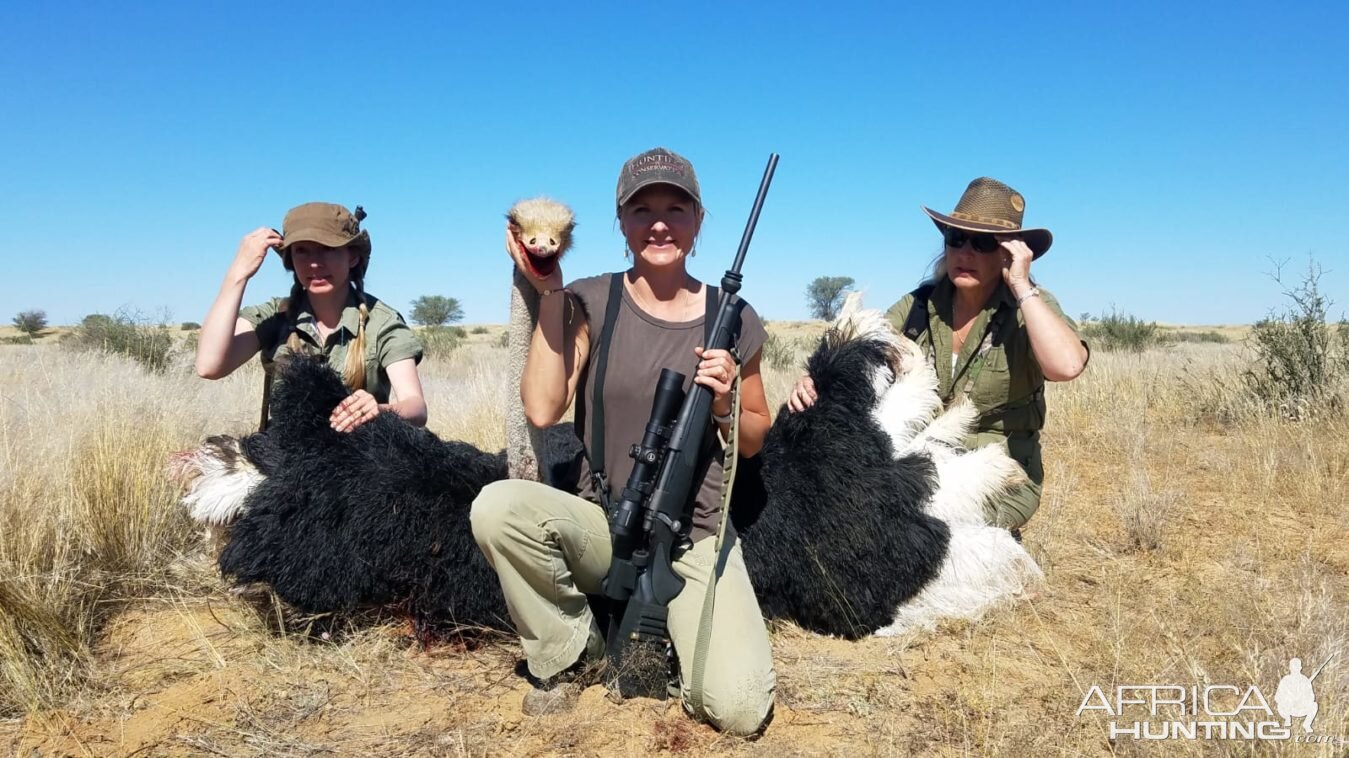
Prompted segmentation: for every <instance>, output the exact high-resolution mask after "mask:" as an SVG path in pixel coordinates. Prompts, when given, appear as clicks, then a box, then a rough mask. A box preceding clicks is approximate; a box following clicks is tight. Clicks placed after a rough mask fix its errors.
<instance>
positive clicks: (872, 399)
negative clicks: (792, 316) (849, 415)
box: [806, 292, 924, 413]
mask: <svg viewBox="0 0 1349 758" xmlns="http://www.w3.org/2000/svg"><path fill="white" fill-rule="evenodd" d="M923 365H924V363H923V356H922V352H921V351H920V350H919V348H918V346H917V345H916V344H914V342H913V341H912V340H909V339H906V338H905V337H903V336H902V335H900V334H899V332H897V331H896V330H895V328H894V327H893V326H892V325H891V324H890V322H889V321H888V320H887V319H886V317H885V314H883V313H881V312H880V311H878V310H874V309H864V308H862V296H861V294H860V293H856V292H854V293H852V294H851V295H849V296H848V299H847V300H846V301H845V302H844V304H843V309H842V310H841V311H840V313H839V317H838V319H837V320H836V321H835V322H834V325H833V326H832V327H830V329H829V331H828V332H826V333H825V335H824V338H823V339H822V340H820V344H819V347H817V348H816V349H815V352H814V354H812V355H811V356H810V358H809V360H808V361H807V363H806V366H807V369H808V370H809V371H810V376H811V378H812V379H813V380H814V382H815V389H816V391H817V392H818V393H819V395H820V396H821V397H825V396H828V397H830V398H831V399H833V400H834V401H835V402H839V403H842V404H843V405H845V406H847V407H848V408H849V409H851V410H853V411H855V412H858V413H867V412H870V411H872V410H874V409H875V408H876V407H877V406H878V405H879V404H880V401H881V399H882V398H883V397H884V396H885V394H886V393H887V392H888V391H889V390H890V388H891V387H893V386H894V385H895V384H896V382H899V381H900V380H902V379H903V378H904V377H906V376H907V375H909V374H910V373H912V372H913V371H914V370H915V369H916V368H918V367H920V366H923Z"/></svg>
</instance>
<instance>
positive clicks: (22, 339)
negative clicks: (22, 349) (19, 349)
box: [0, 334, 35, 345]
mask: <svg viewBox="0 0 1349 758" xmlns="http://www.w3.org/2000/svg"><path fill="white" fill-rule="evenodd" d="M0 342H3V343H4V344H6V345H32V344H35V343H34V342H33V338H32V337H29V336H28V335H26V334H20V335H16V336H14V337H4V338H3V339H0Z"/></svg>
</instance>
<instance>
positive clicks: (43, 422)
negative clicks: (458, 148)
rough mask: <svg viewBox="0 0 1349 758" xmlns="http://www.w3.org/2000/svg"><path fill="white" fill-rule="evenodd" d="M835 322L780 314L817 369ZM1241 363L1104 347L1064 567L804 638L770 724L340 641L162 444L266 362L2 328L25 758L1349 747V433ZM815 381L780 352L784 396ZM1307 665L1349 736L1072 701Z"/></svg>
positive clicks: (234, 429) (440, 384) (435, 400)
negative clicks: (170, 356)
mask: <svg viewBox="0 0 1349 758" xmlns="http://www.w3.org/2000/svg"><path fill="white" fill-rule="evenodd" d="M818 328H819V327H818V326H817V325H811V324H786V323H783V324H773V325H771V329H772V331H773V332H774V333H775V334H777V335H779V336H780V337H781V338H782V340H783V341H784V342H785V343H786V344H787V346H788V347H787V349H789V350H795V351H796V358H797V359H798V364H799V358H800V351H801V350H803V349H804V345H805V344H806V343H807V341H808V340H810V339H812V338H813V337H814V336H815V335H817V334H818ZM498 334H499V328H494V330H489V331H488V332H487V333H483V334H471V335H470V338H469V339H468V340H467V342H466V343H465V344H463V345H461V346H460V347H459V348H458V349H457V350H455V351H454V352H453V353H451V354H448V355H439V356H434V357H432V358H430V359H428V361H427V362H426V363H424V364H423V371H422V374H423V377H424V381H425V384H426V391H427V395H428V398H429V401H430V411H431V423H430V426H431V428H432V429H433V430H434V431H436V432H437V433H439V434H440V435H442V436H444V437H451V438H459V439H464V440H468V441H470V442H473V443H475V444H477V445H479V446H482V447H484V448H489V449H496V448H499V447H500V446H502V445H503V443H504V434H503V422H502V413H501V408H502V405H503V403H505V402H506V398H505V397H504V390H503V387H504V386H505V385H506V382H505V380H504V376H503V373H504V370H505V369H504V366H505V365H506V361H505V360H504V351H503V350H502V349H501V348H499V347H497V335H498ZM43 342H44V343H46V342H47V340H44V341H43ZM1244 355H1245V354H1244V353H1243V351H1242V348H1241V346H1240V345H1239V344H1237V343H1233V344H1181V345H1178V346H1175V347H1173V348H1171V349H1167V350H1159V351H1149V352H1144V353H1141V354H1105V353H1102V354H1098V355H1095V356H1093V358H1092V363H1091V366H1090V367H1089V368H1088V370H1087V373H1086V374H1085V375H1084V376H1083V377H1082V378H1080V379H1079V380H1078V381H1076V382H1073V383H1071V384H1068V385H1062V386H1052V387H1051V388H1050V393H1049V408H1050V420H1049V424H1048V428H1047V430H1046V432H1045V435H1044V440H1045V448H1046V450H1045V460H1046V467H1047V472H1048V477H1047V482H1046V487H1045V492H1046V497H1045V501H1044V504H1043V505H1042V507H1041V510H1040V512H1039V514H1038V515H1037V516H1036V517H1035V519H1034V520H1033V521H1032V522H1031V524H1030V526H1029V528H1028V529H1027V530H1026V532H1025V539H1026V544H1027V545H1028V547H1029V548H1030V550H1031V551H1032V554H1033V555H1034V556H1035V557H1036V558H1037V560H1038V561H1039V562H1040V564H1041V565H1042V566H1043V567H1044V569H1045V573H1046V575H1047V577H1048V581H1047V583H1046V585H1045V587H1044V588H1043V589H1042V590H1041V591H1040V592H1039V593H1038V595H1037V596H1035V597H1033V598H1030V599H1027V600H1024V601H1021V602H1019V603H1018V604H1017V605H1014V606H1012V607H1010V608H1006V609H1004V610H1001V611H998V612H995V613H993V614H990V615H989V616H987V617H985V618H984V619H983V620H982V621H980V622H979V623H977V624H972V625H968V624H962V625H954V626H948V627H945V628H942V629H939V630H938V631H937V632H935V633H931V634H923V635H919V636H914V637H908V638H897V639H868V640H863V641H860V642H847V641H842V640H837V639H831V638H824V637H819V636H816V635H813V634H809V633H806V632H803V631H801V630H800V629H798V628H795V627H793V626H791V625H779V626H776V627H775V628H774V629H773V635H772V638H773V646H774V657H775V660H776V663H777V671H778V677H779V689H778V697H777V711H776V717H775V720H774V721H773V723H772V724H771V725H770V727H769V728H768V730H767V732H766V733H765V734H764V736H762V737H761V738H759V739H757V740H752V741H747V740H741V739H734V738H729V737H724V736H721V735H719V734H717V733H716V732H714V731H712V730H711V729H709V728H707V727H704V726H701V725H698V724H695V723H693V722H691V721H690V720H689V719H687V718H686V717H685V716H684V715H683V714H682V713H681V712H680V710H679V708H678V706H677V705H674V704H670V703H661V702H654V701H642V700H638V701H629V702H626V703H622V704H615V703H612V702H610V701H609V700H608V699H606V697H605V694H604V692H603V691H602V689H601V688H598V687H596V688H591V689H590V690H588V691H587V692H586V693H584V695H583V698H582V702H581V704H580V706H579V707H578V709H577V710H576V711H574V712H572V713H570V714H566V715H558V716H543V717H525V716H522V715H521V713H520V702H521V699H522V697H523V695H524V694H525V692H526V691H527V685H526V684H525V683H524V682H523V681H522V680H520V679H519V678H517V677H515V676H514V675H513V674H512V668H513V664H514V662H515V660H516V658H517V656H518V654H519V650H518V646H517V645H516V643H515V642H514V641H512V640H510V639H505V638H498V639H489V640H486V641H483V642H479V643H475V644H472V645H469V646H465V645H463V644H458V645H446V646H441V647H436V648H432V649H422V648H420V647H418V646H417V645H415V644H413V643H411V642H410V641H409V637H408V635H407V634H406V631H405V629H404V627H403V625H402V622H401V620H399V619H397V618H384V619H378V618H376V619H361V620H358V621H353V622H351V623H350V624H348V625H347V626H346V627H345V630H344V631H341V632H340V633H338V634H336V635H333V636H331V637H330V638H329V639H326V640H325V639H321V638H315V637H313V636H311V635H307V634H306V633H305V631H306V630H305V627H304V625H303V623H299V622H297V620H296V619H294V618H293V617H292V616H290V615H288V614H284V613H281V612H280V611H279V610H278V609H268V608H265V607H264V608H259V607H258V606H256V605H254V604H250V603H247V602H244V601H243V600H241V599H238V598H236V597H234V596H233V595H231V594H230V593H229V592H228V591H227V588H226V587H225V586H223V585H222V583H221V581H220V580H219V578H218V577H217V576H216V574H215V573H213V571H212V569H211V565H210V561H209V560H208V559H207V557H206V556H205V555H204V551H203V548H202V547H201V544H200V542H199V539H198V536H197V534H196V533H195V531H194V529H193V528H192V526H191V525H190V524H189V523H187V521H186V520H185V518H184V517H183V515H182V514H181V513H179V511H178V509H177V508H176V505H175V502H176V496H177V493H176V492H175V490H174V488H173V486H172V485H171V484H170V483H169V482H168V481H167V479H166V478H165V458H166V456H167V455H168V454H169V453H170V452H172V451H175V450H179V449H185V448H189V447H192V446H195V445H196V444H197V442H198V441H199V440H200V439H201V438H202V437H203V436H205V435H208V434H214V433H232V434H242V433H246V432H248V431H249V430H250V427H251V425H252V424H254V423H255V421H256V410H257V408H256V405H257V402H258V392H259V386H260V374H259V371H258V370H257V368H256V365H250V366H249V367H247V368H246V369H245V370H241V371H239V372H237V373H236V374H235V375H234V376H231V377H230V378H228V379H226V380H223V381H220V382H206V381H201V380H198V379H197V378H195V377H194V376H192V375H191V373H190V370H189V369H188V363H187V361H186V360H180V361H179V364H180V365H178V366H176V367H175V368H173V369H171V370H170V371H169V372H167V373H166V374H163V375H152V374H147V373H145V372H144V371H142V370H141V369H140V368H139V367H138V366H137V365H135V364H134V363H131V362H130V361H127V360H125V359H122V358H118V357H109V356H103V355H99V354H89V353H74V352H71V351H69V350H65V349H63V348H61V347H59V346H56V345H52V344H39V345H35V346H0V754H14V755H22V756H30V755H32V756H37V755H42V756H50V755H204V754H219V755H264V754H265V755H284V756H302V755H320V754H324V755H331V754H337V755H366V754H380V755H386V754H387V755H545V754H568V755H597V754H640V753H644V752H653V751H654V752H675V753H682V754H686V755H706V754H731V755H742V754H743V755H751V754H752V755H759V754H762V755H774V756H777V755H817V754H825V755H841V756H842V755H847V756H854V755H907V754H920V755H963V754H980V755H983V754H989V755H1014V756H1031V755H1114V754H1121V755H1133V754H1158V755H1172V754H1180V755H1200V754H1203V755H1208V754H1230V755H1245V754H1250V753H1261V754H1264V753H1271V752H1272V753H1278V754H1284V755H1299V756H1300V755H1343V754H1345V753H1346V751H1349V612H1347V609H1349V540H1346V535H1347V534H1349V508H1346V503H1347V502H1349V423H1346V422H1345V421H1343V420H1338V421H1333V422H1323V423H1320V424H1311V423H1301V424H1292V423H1286V422H1279V421H1274V420H1268V419H1262V418H1259V417H1252V418H1250V419H1249V420H1246V421H1241V422H1225V423H1220V422H1218V421H1216V420H1213V419H1212V418H1211V417H1210V416H1209V415H1208V414H1206V413H1205V409H1206V408H1208V407H1211V404H1212V402H1213V401H1214V399H1215V398H1224V397H1228V396H1230V395H1231V393H1234V392H1236V390H1237V383H1236V381H1235V372H1236V371H1237V370H1238V369H1239V367H1240V363H1241V361H1243V360H1245V357H1244ZM796 373H797V369H795V368H792V367H790V366H788V367H781V368H776V367H770V368H768V369H767V371H766V375H767V379H768V381H767V387H768V392H769V399H770V401H771V403H772V404H773V405H774V406H775V407H776V405H777V404H778V403H780V402H781V401H782V399H783V398H784V397H785V394H786V390H787V388H788V387H789V386H790V383H791V381H792V380H793V379H794V378H795V375H796ZM1293 656H1298V657H1301V659H1302V660H1303V661H1304V662H1305V665H1306V668H1307V671H1308V673H1310V671H1311V670H1312V669H1313V668H1314V667H1315V666H1317V665H1319V664H1320V663H1321V662H1322V661H1325V660H1326V659H1327V658H1330V657H1331V656H1335V657H1334V658H1333V659H1332V660H1331V661H1330V663H1329V665H1327V666H1326V668H1325V669H1324V670H1323V671H1322V673H1321V674H1320V676H1319V677H1318V678H1317V680H1316V682H1315V685H1314V687H1315V692H1316V694H1317V696H1318V699H1319V702H1320V706H1321V711H1320V714H1319V715H1318V716H1317V719H1316V734H1317V735H1322V736H1326V735H1329V736H1332V737H1333V736H1343V738H1344V740H1345V741H1344V742H1343V743H1341V744H1338V745H1309V744H1295V743H1293V742H1284V743H1254V742H1251V741H1249V740H1243V739H1236V740H1197V741H1184V740H1181V741H1176V740H1170V741H1164V742H1151V743H1144V742H1136V741H1134V740H1132V739H1128V738H1124V739H1117V740H1115V741H1112V740H1110V739H1109V734H1108V727H1107V723H1108V721H1109V717H1108V716H1106V715H1104V714H1102V713H1100V712H1088V713H1086V714H1084V715H1083V716H1082V717H1080V718H1079V717H1076V715H1075V712H1076V711H1077V709H1078V706H1079V705H1080V704H1081V703H1082V701H1083V698H1084V696H1085V695H1086V694H1087V693H1088V691H1089V690H1090V688H1091V687H1092V686H1094V685H1099V686H1100V687H1102V688H1103V689H1104V690H1105V691H1107V692H1110V691H1111V690H1112V688H1113V687H1115V686H1117V685H1125V684H1145V683H1153V684H1176V685H1183V686H1185V687H1187V688H1188V687H1189V686H1191V685H1197V686H1199V687H1200V688H1202V687H1203V686H1205V685H1211V684H1230V685H1235V686H1237V687H1239V688H1240V690H1241V691H1243V692H1244V691H1245V690H1246V689H1247V688H1248V687H1249V686H1250V685H1253V684H1254V685H1258V686H1259V687H1260V689H1261V690H1262V692H1263V693H1264V694H1265V696H1266V697H1267V698H1268V699H1269V700H1270V701H1271V702H1270V706H1271V707H1273V706H1274V703H1273V702H1272V701H1273V697H1274V695H1273V693H1274V689H1275V686H1276V685H1277V683H1278V681H1279V678H1280V676H1282V675H1283V674H1284V673H1286V672H1287V666H1288V659H1289V658H1291V657H1293ZM1224 704H1225V705H1229V706H1230V705H1231V704H1230V703H1227V702H1226V701H1224ZM1134 708H1135V710H1134V711H1132V714H1133V716H1132V717H1130V718H1127V719H1124V720H1125V721H1128V722H1130V723H1131V722H1132V721H1133V720H1134V719H1135V718H1138V717H1139V715H1138V714H1139V713H1140V711H1139V710H1137V709H1138V706H1135V707H1134ZM1144 718H1145V717H1144ZM1295 733H1296V732H1295Z"/></svg>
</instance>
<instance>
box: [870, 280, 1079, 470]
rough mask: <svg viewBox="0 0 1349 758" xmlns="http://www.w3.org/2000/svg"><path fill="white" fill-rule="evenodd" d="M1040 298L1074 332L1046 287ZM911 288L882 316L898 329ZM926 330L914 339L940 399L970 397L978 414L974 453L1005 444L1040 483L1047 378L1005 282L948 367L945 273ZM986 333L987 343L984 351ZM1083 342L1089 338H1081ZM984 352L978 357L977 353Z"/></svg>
mask: <svg viewBox="0 0 1349 758" xmlns="http://www.w3.org/2000/svg"><path fill="white" fill-rule="evenodd" d="M1040 298H1041V299H1043V300H1044V301H1045V304H1046V305H1048V306H1049V307H1050V308H1051V309H1052V310H1053V311H1054V312H1055V313H1057V314H1058V315H1059V316H1062V317H1063V320H1064V321H1065V322H1067V324H1068V325H1069V326H1070V327H1072V329H1073V331H1074V332H1076V331H1077V324H1076V323H1074V322H1073V320H1072V319H1071V318H1069V317H1068V316H1067V315H1066V314H1064V312H1063V309H1062V308H1061V307H1060V306H1059V302H1058V300H1056V299H1055V298H1054V296H1053V295H1052V294H1050V293H1049V291H1048V290H1046V289H1044V288H1043V287H1041V288H1040ZM913 302H914V293H912V292H911V293H909V294H907V295H905V296H904V297H903V298H901V299H900V301H899V302H898V303H895V304H894V305H893V306H891V308H890V310H889V311H887V313H886V316H887V317H888V318H889V319H890V322H891V323H892V324H894V326H895V329H896V330H902V329H903V328H904V322H905V321H906V320H907V319H908V317H909V311H910V310H912V308H913ZM927 309H928V329H927V333H926V334H925V335H922V336H920V337H919V344H920V346H921V347H922V348H923V352H924V353H925V354H926V355H927V357H928V360H929V361H930V362H931V363H933V364H934V367H935V368H936V371H937V387H938V391H939V392H940V393H941V396H942V400H943V402H945V403H946V404H947V405H950V404H951V403H952V402H954V401H955V400H957V399H959V398H961V397H968V398H969V400H970V401H971V402H972V403H974V407H975V408H976V409H977V410H978V411H979V420H978V422H977V426H976V428H975V431H974V433H972V434H970V435H969V436H968V437H966V439H965V446H966V447H968V448H970V449H971V450H973V449H975V448H977V447H982V446H984V445H989V444H997V443H1001V444H1005V445H1006V448H1007V452H1008V454H1009V455H1011V456H1012V458H1014V459H1015V460H1016V461H1017V462H1018V463H1020V464H1021V466H1022V468H1024V469H1025V470H1026V474H1027V475H1028V476H1029V477H1030V479H1031V481H1033V482H1034V483H1035V484H1037V485H1038V484H1040V483H1041V482H1042V481H1043V480H1044V469H1043V466H1042V464H1041V461H1040V429H1042V428H1044V423H1045V400H1044V384H1045V375H1044V372H1043V371H1042V370H1041V369H1040V363H1039V361H1037V360H1036V359H1035V353H1034V352H1033V351H1032V350H1031V344H1030V333H1029V332H1027V331H1026V321H1025V318H1024V316H1023V315H1022V313H1021V309H1020V308H1018V307H1017V305H1016V298H1015V297H1014V296H1013V295H1012V292H1011V290H1009V289H1008V288H1007V286H1006V285H1005V284H1001V285H999V286H998V289H997V290H996V291H995V292H994V293H993V296H992V297H991V298H990V299H989V302H988V304H987V305H985V306H984V308H983V310H981V311H980V312H979V315H978V316H977V317H975V320H974V324H973V325H972V326H971V327H970V331H969V335H968V336H967V337H966V338H965V344H964V345H963V346H962V348H961V350H960V356H959V357H958V358H957V359H956V361H955V368H954V369H953V368H952V366H951V345H952V342H953V331H954V330H953V328H952V322H953V321H954V320H955V316H954V311H955V285H953V284H952V283H951V280H950V279H949V278H946V277H943V278H942V279H941V281H940V282H938V283H937V284H936V286H935V287H934V288H933V290H932V294H931V296H929V298H928V301H927ZM1000 309H1001V310H1002V312H1003V314H1004V315H1003V316H1002V317H1001V318H1000V319H999V320H1000V324H999V326H998V328H997V330H996V333H992V334H988V332H989V324H990V322H991V321H993V320H994V318H995V314H996V313H998V311H999V310H1000ZM985 336H988V337H989V338H990V339H989V340H988V341H989V347H988V348H987V349H986V350H983V351H981V349H980V348H981V346H982V345H983V344H984V342H985ZM1083 344H1084V345H1085V344H1086V343H1085V342H1083ZM981 352H982V355H981Z"/></svg>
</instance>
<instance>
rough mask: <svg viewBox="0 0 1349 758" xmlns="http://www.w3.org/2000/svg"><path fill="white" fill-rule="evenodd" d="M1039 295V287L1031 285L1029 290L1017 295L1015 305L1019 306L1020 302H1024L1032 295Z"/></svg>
mask: <svg viewBox="0 0 1349 758" xmlns="http://www.w3.org/2000/svg"><path fill="white" fill-rule="evenodd" d="M1039 296H1040V288H1039V287H1031V288H1030V292H1027V293H1026V294H1024V295H1022V296H1021V297H1018V298H1017V299H1016V304H1017V307H1020V306H1021V304H1022V303H1024V302H1026V301H1027V300H1030V299H1031V298H1033V297H1039Z"/></svg>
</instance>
